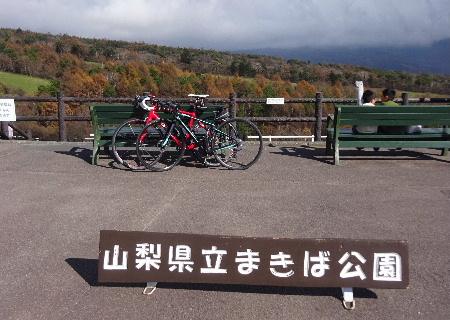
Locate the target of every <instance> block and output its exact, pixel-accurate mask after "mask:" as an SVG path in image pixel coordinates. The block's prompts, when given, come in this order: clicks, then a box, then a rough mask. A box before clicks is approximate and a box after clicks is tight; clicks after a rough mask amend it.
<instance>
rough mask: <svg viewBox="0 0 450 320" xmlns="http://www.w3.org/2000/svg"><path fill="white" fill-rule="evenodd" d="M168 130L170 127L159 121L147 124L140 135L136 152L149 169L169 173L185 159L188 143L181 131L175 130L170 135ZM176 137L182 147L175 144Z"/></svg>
mask: <svg viewBox="0 0 450 320" xmlns="http://www.w3.org/2000/svg"><path fill="white" fill-rule="evenodd" d="M168 128H169V125H168V124H167V123H166V122H164V121H162V120H160V119H158V120H153V121H152V122H150V123H149V124H147V125H146V126H145V127H144V128H143V129H142V130H141V132H140V133H139V136H138V138H137V140H136V152H137V156H138V159H139V161H140V162H141V163H142V164H143V165H144V166H145V167H146V168H147V169H150V170H152V171H167V170H170V169H172V168H173V167H174V166H176V165H177V164H178V163H179V162H180V160H181V159H182V158H183V155H184V152H185V150H186V141H185V139H184V137H183V135H182V134H181V130H179V129H178V128H175V129H174V131H175V132H174V133H173V134H172V135H168ZM177 133H178V134H177ZM174 135H175V136H176V137H177V139H178V141H179V142H180V144H181V145H180V146H179V145H178V144H177V143H176V142H175V140H174V138H173V137H174ZM163 144H165V145H164V146H163Z"/></svg>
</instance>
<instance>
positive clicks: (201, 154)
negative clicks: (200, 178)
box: [192, 129, 222, 167]
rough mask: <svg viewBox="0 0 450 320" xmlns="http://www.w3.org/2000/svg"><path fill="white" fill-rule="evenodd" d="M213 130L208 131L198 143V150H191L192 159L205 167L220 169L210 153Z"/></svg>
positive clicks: (218, 163)
mask: <svg viewBox="0 0 450 320" xmlns="http://www.w3.org/2000/svg"><path fill="white" fill-rule="evenodd" d="M212 134H213V130H211V129H208V130H206V133H205V135H204V137H203V138H202V139H201V140H200V141H199V144H200V146H199V147H198V148H195V149H192V154H193V155H194V157H195V158H196V159H197V160H198V161H199V162H201V163H203V164H204V165H205V166H207V167H220V166H221V165H222V164H221V163H220V162H219V161H217V158H216V156H215V155H214V154H213V153H212V152H210V150H212V149H213V145H212V142H213V138H212Z"/></svg>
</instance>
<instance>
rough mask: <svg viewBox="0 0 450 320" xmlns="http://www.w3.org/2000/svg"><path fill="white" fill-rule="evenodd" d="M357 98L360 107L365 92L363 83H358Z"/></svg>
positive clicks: (356, 83)
mask: <svg viewBox="0 0 450 320" xmlns="http://www.w3.org/2000/svg"><path fill="white" fill-rule="evenodd" d="M355 85H356V98H357V99H358V101H357V104H358V106H360V105H362V96H363V92H364V84H363V82H362V81H356V82H355Z"/></svg>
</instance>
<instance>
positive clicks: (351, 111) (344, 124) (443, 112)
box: [326, 105, 450, 165]
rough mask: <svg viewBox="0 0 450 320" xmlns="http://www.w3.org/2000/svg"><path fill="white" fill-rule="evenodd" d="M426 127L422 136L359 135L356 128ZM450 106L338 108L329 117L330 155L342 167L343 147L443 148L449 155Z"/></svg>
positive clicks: (328, 142) (328, 148)
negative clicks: (340, 151) (355, 131)
mask: <svg viewBox="0 0 450 320" xmlns="http://www.w3.org/2000/svg"><path fill="white" fill-rule="evenodd" d="M355 125H362V126H405V127H408V126H414V125H422V126H423V128H422V130H421V133H413V134H380V133H374V134H357V133H354V132H353V130H352V127H353V126H355ZM449 125H450V105H407V106H404V105H399V106H374V107H372V106H355V105H336V106H335V113H334V115H329V116H328V118H327V139H326V155H334V164H335V165H339V164H340V161H339V150H340V148H439V149H442V155H444V156H447V155H448V148H449V147H450V135H449V131H448V130H449V129H448V127H449Z"/></svg>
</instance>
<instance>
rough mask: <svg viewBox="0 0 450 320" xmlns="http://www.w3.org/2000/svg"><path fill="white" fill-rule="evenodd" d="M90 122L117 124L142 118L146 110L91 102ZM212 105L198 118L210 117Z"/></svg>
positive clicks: (185, 106)
mask: <svg viewBox="0 0 450 320" xmlns="http://www.w3.org/2000/svg"><path fill="white" fill-rule="evenodd" d="M89 108H90V112H91V117H92V124H93V125H94V127H98V126H107V125H113V126H118V125H119V124H121V123H122V122H124V121H125V120H127V119H131V118H142V119H143V118H144V117H145V115H146V111H145V110H143V109H142V108H135V107H134V106H133V105H132V104H93V105H90V106H89ZM190 108H192V106H191V105H180V109H181V110H184V111H187V110H189V109H190ZM213 110H214V106H210V109H207V110H205V111H204V112H203V113H202V115H201V116H200V119H206V118H209V117H212V116H213V115H214V114H213ZM158 115H159V116H160V117H161V118H162V119H168V118H170V117H172V115H170V114H165V113H164V112H162V111H161V112H158Z"/></svg>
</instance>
